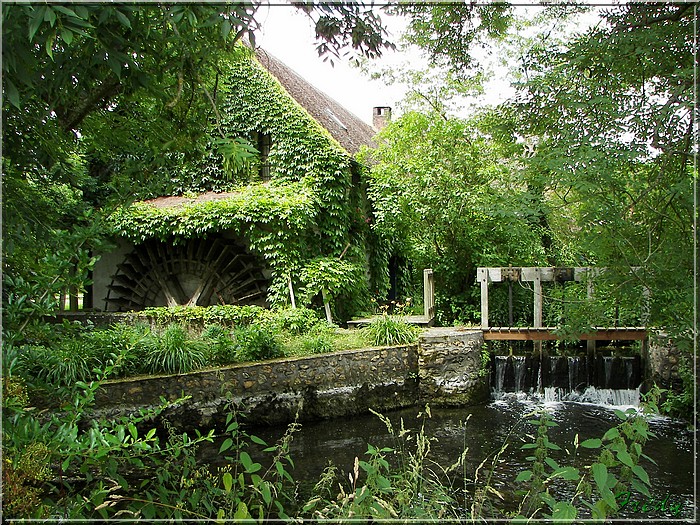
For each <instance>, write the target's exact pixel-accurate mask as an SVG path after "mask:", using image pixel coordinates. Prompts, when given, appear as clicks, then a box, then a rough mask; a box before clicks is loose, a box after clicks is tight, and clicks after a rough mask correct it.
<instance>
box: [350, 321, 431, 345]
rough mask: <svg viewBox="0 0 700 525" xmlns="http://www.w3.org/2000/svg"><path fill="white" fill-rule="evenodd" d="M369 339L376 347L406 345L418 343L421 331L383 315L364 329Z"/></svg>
mask: <svg viewBox="0 0 700 525" xmlns="http://www.w3.org/2000/svg"><path fill="white" fill-rule="evenodd" d="M362 330H363V331H364V332H365V333H366V334H367V337H368V339H369V340H370V341H371V342H372V344H374V345H376V346H392V345H406V344H411V343H415V342H416V341H418V335H419V334H420V333H421V331H422V330H421V329H420V328H419V327H417V326H415V325H412V324H410V323H408V322H406V321H404V320H403V319H401V318H399V317H397V316H393V315H388V314H383V315H380V316H378V317H375V318H374V319H372V322H371V323H370V324H369V325H367V326H365V327H363V328H362Z"/></svg>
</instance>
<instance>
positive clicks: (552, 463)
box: [544, 457, 559, 470]
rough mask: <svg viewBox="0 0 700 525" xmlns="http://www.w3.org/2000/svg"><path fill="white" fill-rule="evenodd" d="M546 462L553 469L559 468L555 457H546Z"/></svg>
mask: <svg viewBox="0 0 700 525" xmlns="http://www.w3.org/2000/svg"><path fill="white" fill-rule="evenodd" d="M544 462H545V463H546V464H547V465H549V466H550V468H552V469H553V470H557V469H558V468H559V464H558V463H557V462H556V461H555V460H554V459H553V458H550V457H546V458H544Z"/></svg>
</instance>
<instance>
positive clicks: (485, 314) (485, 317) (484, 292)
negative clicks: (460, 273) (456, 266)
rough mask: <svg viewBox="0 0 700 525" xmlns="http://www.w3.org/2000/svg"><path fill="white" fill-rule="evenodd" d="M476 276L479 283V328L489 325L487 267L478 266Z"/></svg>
mask: <svg viewBox="0 0 700 525" xmlns="http://www.w3.org/2000/svg"><path fill="white" fill-rule="evenodd" d="M476 277H477V280H478V281H479V283H481V328H488V327H489V271H488V268H479V269H478V270H477V271H476Z"/></svg>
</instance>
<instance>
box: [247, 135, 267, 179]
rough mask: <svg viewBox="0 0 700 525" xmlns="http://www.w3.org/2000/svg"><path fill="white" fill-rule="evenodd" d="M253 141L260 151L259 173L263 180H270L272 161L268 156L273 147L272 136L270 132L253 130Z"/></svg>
mask: <svg viewBox="0 0 700 525" xmlns="http://www.w3.org/2000/svg"><path fill="white" fill-rule="evenodd" d="M252 139H253V140H252V141H251V142H252V143H253V144H254V145H255V147H256V149H257V150H258V152H259V153H260V158H259V164H258V175H259V176H260V178H261V179H262V180H263V181H268V180H270V162H269V160H268V157H269V155H270V150H271V149H272V136H271V135H270V134H269V133H260V132H253V137H252Z"/></svg>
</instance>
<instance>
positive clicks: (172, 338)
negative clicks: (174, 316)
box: [144, 324, 206, 374]
mask: <svg viewBox="0 0 700 525" xmlns="http://www.w3.org/2000/svg"><path fill="white" fill-rule="evenodd" d="M144 354H145V355H144V360H145V368H146V370H148V371H149V372H151V373H160V372H164V373H166V374H184V373H187V372H191V371H192V370H196V369H197V368H201V367H202V366H203V365H204V363H205V362H206V354H205V350H204V346H203V345H202V343H201V342H200V341H196V340H194V339H192V338H191V337H190V336H189V334H188V333H187V329H186V328H185V327H184V326H182V325H176V324H173V325H170V326H168V327H167V328H166V329H165V330H163V332H162V333H156V334H155V335H154V336H153V337H151V338H149V340H148V341H147V342H146V345H145V349H144Z"/></svg>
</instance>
